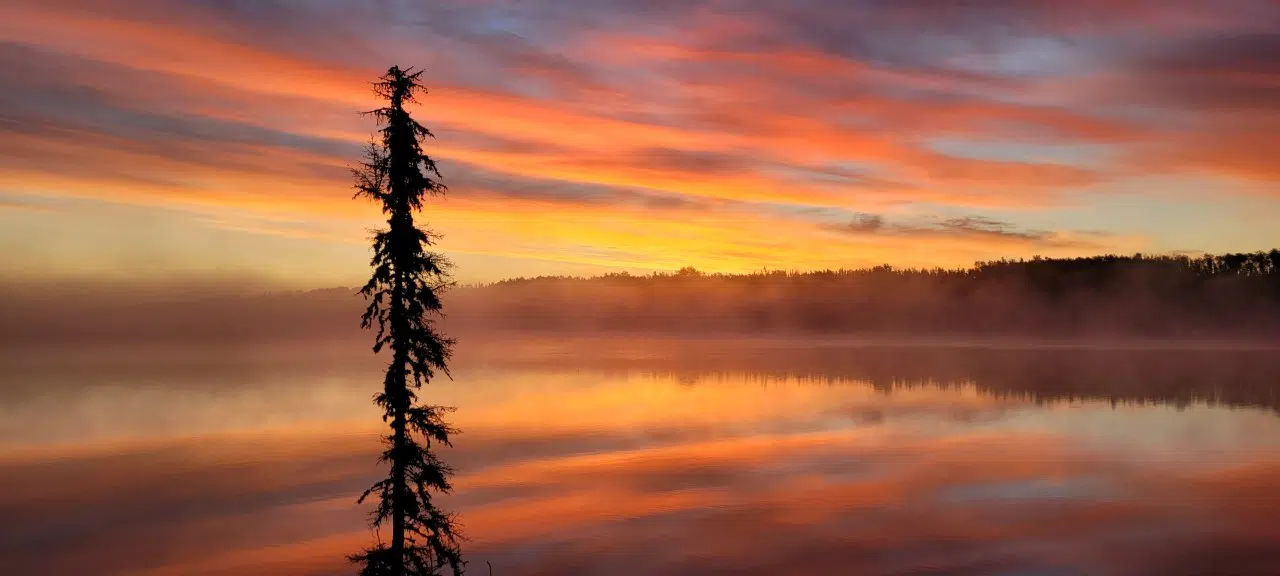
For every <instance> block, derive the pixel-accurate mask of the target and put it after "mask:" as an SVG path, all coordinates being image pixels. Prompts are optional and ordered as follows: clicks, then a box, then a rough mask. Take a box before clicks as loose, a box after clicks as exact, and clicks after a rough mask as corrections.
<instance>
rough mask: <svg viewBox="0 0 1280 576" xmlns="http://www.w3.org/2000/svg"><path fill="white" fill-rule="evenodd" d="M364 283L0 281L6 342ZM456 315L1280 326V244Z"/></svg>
mask: <svg viewBox="0 0 1280 576" xmlns="http://www.w3.org/2000/svg"><path fill="white" fill-rule="evenodd" d="M362 308H363V307H362V301H361V299H360V298H359V296H357V295H356V290H355V289H354V288H332V289H325V290H314V291H309V292H289V293H272V294H264V295H260V296H252V297H250V296H230V295H226V294H223V295H212V294H205V295H200V296H195V295H192V293H190V292H184V291H170V292H167V293H164V294H159V293H155V292H149V293H141V292H134V291H130V290H125V289H113V290H105V289H102V288H101V287H94V286H79V287H75V286H71V287H66V286H39V287H34V288H33V287H27V288H13V287H10V288H8V289H5V288H0V343H3V344H6V345H15V344H36V345H43V344H48V343H58V342H74V341H85V340H95V341H112V342H115V341H137V340H150V341H159V342H182V341H192V340H196V341H220V342H244V341H256V340H264V339H280V338H286V339H314V338H317V337H321V338H332V337H338V338H348V337H350V338H364V337H367V336H368V335H367V334H362V333H361V331H360V329H359V317H360V312H361V310H362ZM444 310H445V313H446V315H447V317H446V319H445V323H446V324H447V326H446V329H447V330H448V331H449V332H450V333H456V334H457V335H458V336H459V337H460V338H462V339H463V340H464V341H465V340H466V339H468V338H474V337H482V336H479V334H483V333H486V332H520V333H569V334H589V333H612V334H626V333H635V334H670V335H734V336H787V335H792V334H814V335H822V336H832V335H834V336H845V335H848V336H857V337H864V336H865V337H887V336H893V337H899V336H905V337H915V336H944V337H955V336H961V337H963V336H975V337H1025V336H1035V337H1038V338H1048V339H1073V338H1093V337H1124V338H1128V337H1139V338H1245V339H1259V338H1264V339H1277V338H1280V250H1272V251H1270V252H1257V253H1253V254H1227V255H1221V256H1201V257H1184V256H1143V255H1135V256H1101V257H1093V258H1073V259H1041V258H1035V259H1031V260H1013V261H1011V260H1001V261H995V262H982V263H979V264H976V265H975V266H973V267H971V268H965V269H933V270H908V269H896V268H891V267H889V266H878V267H875V268H868V269H861V270H835V271H830V270H828V271H817V272H781V271H779V272H759V273H754V274H705V273H702V272H698V271H696V270H694V269H692V268H686V269H683V270H680V271H678V272H674V273H658V274H652V275H644V276H639V275H630V274H607V275H604V276H598V277H593V278H569V277H540V278H518V279H513V280H505V281H502V282H497V283H493V284H487V285H482V286H460V287H456V288H454V289H453V290H451V291H450V292H448V293H447V294H446V295H445V308H444Z"/></svg>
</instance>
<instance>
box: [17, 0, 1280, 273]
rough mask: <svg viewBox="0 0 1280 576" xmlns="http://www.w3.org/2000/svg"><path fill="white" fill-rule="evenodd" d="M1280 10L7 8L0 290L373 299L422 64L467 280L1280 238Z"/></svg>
mask: <svg viewBox="0 0 1280 576" xmlns="http://www.w3.org/2000/svg"><path fill="white" fill-rule="evenodd" d="M1278 30H1280V2H1275V1H1273V0H1213V1H1208V0H1149V1H1143V0H1074V1H1070V2H1057V1H1050V0H967V1H954V2H945V1H926V0H894V1H887V0H886V1H873V0H862V1H856V0H852V1H846V2H818V1H799V0H760V1H749V0H741V1H734V0H728V1H722V2H708V3H694V2H672V1H653V0H643V1H642V0H599V1H591V0H548V1H533V0H507V1H499V0H490V1H470V2H465V1H460V0H459V1H453V0H433V1H429V2H392V1H387V2H371V1H368V0H347V1H343V0H328V1H315V2H304V1H302V0H295V1H288V0H252V1H251V0H243V1H235V0H202V1H192V2H174V1H170V0H119V1H96V0H79V1H78V0H6V1H5V2H4V4H3V7H0V86H2V87H3V89H0V270H2V271H3V272H0V274H3V277H4V279H6V280H11V279H48V278H65V277H77V278H87V279H104V278H112V279H137V278H144V279H147V278H173V277H199V278H208V277H218V278H257V279H266V280H270V281H272V282H279V283H283V284H287V285H294V286H328V285H335V284H353V283H356V282H358V281H360V279H361V278H362V277H363V276H365V275H367V251H368V249H367V245H366V238H367V235H368V232H367V230H368V229H369V228H371V227H373V226H376V225H377V224H378V222H379V215H378V213H377V212H376V210H375V209H374V207H373V206H372V205H370V204H368V203H366V202H363V201H358V200H352V198H351V192H352V190H351V188H350V179H349V177H348V174H347V171H346V166H348V165H349V164H350V163H351V162H353V161H355V160H356V159H358V157H359V151H360V147H361V145H362V144H363V143H364V142H366V141H367V140H368V138H369V136H370V133H371V132H372V130H373V129H374V128H375V127H374V125H373V123H372V121H371V120H370V119H369V118H367V117H361V116H360V115H358V114H357V112H358V111H360V110H365V109H369V108H372V107H373V106H375V104H376V103H375V101H374V100H373V97H372V94H371V93H370V91H369V87H368V83H369V81H370V80H372V79H373V78H375V77H376V76H377V75H378V74H379V73H380V72H382V71H384V70H385V69H386V68H387V67H388V66H390V65H392V64H397V65H400V66H416V67H418V68H420V69H422V70H425V71H426V72H425V74H424V81H425V82H426V84H427V85H428V87H429V89H430V93H429V94H428V95H427V96H425V97H424V98H423V99H422V102H421V106H420V107H419V109H418V110H417V114H418V115H419V118H420V120H421V121H422V122H423V123H424V124H426V125H428V126H429V127H430V128H432V129H433V130H434V132H435V134H436V135H437V140H435V141H434V142H432V143H430V145H429V147H428V150H427V151H428V153H429V154H431V155H433V156H434V157H435V158H436V159H437V160H438V161H439V164H440V168H441V171H442V172H443V174H444V180H445V183H446V184H448V185H449V186H450V193H449V195H448V197H447V198H445V199H443V200H440V201H437V202H435V203H433V204H432V205H430V206H429V208H428V213H427V215H426V219H427V221H428V222H429V224H430V225H431V226H432V227H434V228H435V229H437V230H438V231H439V232H442V233H443V234H444V235H445V237H444V240H443V243H442V246H441V247H442V249H443V250H444V251H445V252H446V253H448V254H449V255H450V256H451V257H452V258H453V259H454V260H455V262H456V263H457V264H458V268H457V270H456V274H455V275H456V276H457V278H458V279H459V280H461V281H464V282H472V281H483V280H494V279H498V278H503V277H508V276H517V275H533V274H594V273H600V272H608V271H615V270H631V271H636V272H645V271H651V270H663V269H674V268H679V267H681V266H685V265H693V266H696V267H698V268H701V269H705V270H713V271H747V270H759V269H761V268H769V269H779V268H785V269H813V268H838V267H859V266H867V265H875V264H880V263H889V264H893V265H896V266H960V265H968V264H971V263H973V262H974V261H975V260H983V259H992V258H999V257H1023V256H1031V255H1035V254H1040V255H1045V256H1065V255H1085V254H1096V253H1104V252H1121V253H1131V252H1135V251H1144V252H1172V251H1209V252H1221V251H1246V250H1249V251H1251V250H1258V249H1269V248H1272V247H1276V246H1280V225H1277V222H1280V160H1278V158H1280V33H1277V31H1278Z"/></svg>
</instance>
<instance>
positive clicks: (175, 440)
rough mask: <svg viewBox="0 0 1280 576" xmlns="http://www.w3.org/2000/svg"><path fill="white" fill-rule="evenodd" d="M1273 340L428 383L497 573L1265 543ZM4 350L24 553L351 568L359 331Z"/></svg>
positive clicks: (364, 460)
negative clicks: (315, 337)
mask: <svg viewBox="0 0 1280 576" xmlns="http://www.w3.org/2000/svg"><path fill="white" fill-rule="evenodd" d="M1276 356H1277V354H1275V351H1274V350H1272V349H1268V348H1266V347H1264V346H1255V347H1251V348H1249V347H1232V348H1223V347H1218V348H1217V349H1206V348H1205V347H1203V346H1195V345H1189V344H1184V345H1168V344H1166V345H1160V346H1155V345H1150V344H1144V345H1140V346H1134V345H1130V346H1124V345H1119V344H1116V343H1111V344H1106V345H1103V344H1093V345H1086V344H1076V345H1070V346H1040V345H1037V346H1029V345H1021V346H1008V345H1000V344H997V343H992V342H984V343H977V344H975V343H973V342H965V341H940V340H933V341H914V342H906V341H902V342H896V343H888V344H886V343H876V342H871V341H853V340H849V339H844V340H840V339H807V340H806V339H775V340H763V339H750V340H747V339H736V340H728V339H688V338H663V339H640V338H601V337H596V338H540V339H533V338H528V337H526V338H520V339H512V340H498V339H496V338H489V339H473V340H463V341H462V343H461V345H460V348H459V351H458V358H457V361H456V362H455V367H454V371H453V373H454V380H453V381H449V380H443V379H442V380H438V381H437V382H434V383H432V384H431V385H430V386H429V388H428V389H427V390H426V391H425V393H426V394H428V395H429V396H428V397H430V398H431V399H432V401H433V402H438V403H441V404H447V405H453V406H456V407H457V408H458V410H457V412H456V413H454V415H453V421H455V422H456V423H457V425H458V426H459V427H460V428H462V430H463V434H462V435H460V436H459V437H458V438H457V441H456V447H455V448H454V449H452V450H450V451H448V452H447V453H446V454H445V456H444V457H445V458H446V459H447V461H449V462H450V463H451V464H452V465H454V466H455V467H456V468H457V470H458V476H457V477H456V480H455V485H456V487H457V489H456V491H455V492H454V493H453V494H452V495H451V496H449V497H448V499H447V502H445V504H446V505H447V506H448V507H449V508H450V509H454V510H457V511H458V512H459V513H460V519H461V522H462V524H463V526H464V528H465V531H466V534H467V535H468V536H469V537H470V538H471V540H470V541H469V542H468V543H467V546H466V551H467V552H468V558H469V559H470V561H471V562H472V565H471V567H472V570H473V571H474V570H479V571H480V573H487V571H486V568H485V566H484V563H485V562H486V561H488V562H492V563H493V565H494V569H495V574H637V575H639V574H654V573H664V574H691V575H692V574H707V573H758V574H778V573H781V574H815V573H817V574H824V573H858V574H938V573H966V574H1022V573H1039V574H1090V575H1093V574H1103V575H1107V574H1115V575H1130V574H1132V575H1141V574H1205V573H1230V574H1271V573H1274V567H1275V566H1276V565H1280V552H1277V551H1280V528H1277V523H1276V522H1275V519H1276V518H1280V498H1277V496H1276V495H1275V492H1274V489H1273V487H1274V486H1275V485H1277V483H1278V482H1280V416H1278V415H1280V360H1277V359H1276ZM2 358H3V359H2V360H0V375H3V380H4V381H5V383H6V385H5V386H4V387H3V388H2V389H0V400H2V401H0V558H2V559H3V564H4V565H5V566H6V567H7V568H6V573H13V574H50V575H60V574H85V573H93V574H107V575H110V574H264V575H265V574H317V575H319V574H346V573H349V572H350V568H349V567H348V566H347V565H346V564H345V562H344V559H343V558H344V555H345V554H347V553H349V552H350V551H351V550H353V549H356V548H358V546H359V545H360V544H361V543H363V542H367V540H368V538H369V534H368V531H367V529H366V528H365V527H364V524H363V521H364V514H365V512H367V511H366V510H363V509H362V508H361V507H358V506H356V505H355V503H354V495H355V494H358V493H359V491H360V490H361V489H362V488H363V487H364V486H365V485H366V484H367V483H368V482H369V481H370V479H372V478H374V477H376V476H377V474H378V469H377V467H376V466H375V463H374V460H375V457H376V452H377V449H378V445H377V439H376V436H377V434H378V433H379V432H380V426H379V424H380V422H379V421H378V419H377V417H376V409H375V408H374V407H373V406H372V405H371V404H370V403H369V401H368V400H369V397H370V395H371V394H372V393H373V391H374V388H375V387H376V383H377V382H378V379H379V374H380V369H381V366H380V364H379V363H378V361H377V359H376V358H374V357H373V356H372V355H370V354H368V353H367V351H366V350H365V349H364V348H363V347H360V346H352V345H350V344H349V343H346V342H332V341H313V342H306V341H293V342H289V343H278V344H272V345H218V346H214V345H209V344H201V345H190V344H181V343H177V344H173V345H170V346H146V347H138V346H128V345H121V346H105V345H104V346H100V347H96V348H91V349H81V350H78V351H75V352H71V351H70V350H67V349H47V350H44V351H37V350H25V351H22V352H21V353H16V352H9V353H6V354H4V355H3V357H2ZM53 358H57V361H56V362H55V361H51V359H53Z"/></svg>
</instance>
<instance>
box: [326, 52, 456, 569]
mask: <svg viewBox="0 0 1280 576" xmlns="http://www.w3.org/2000/svg"><path fill="white" fill-rule="evenodd" d="M421 74H422V73H421V72H414V71H413V70H412V69H408V70H401V69H400V68H399V67H392V68H391V69H389V70H387V73H386V74H385V75H383V76H382V77H381V78H379V79H378V81H377V82H375V83H374V91H375V92H376V93H377V94H378V96H380V97H381V98H383V99H385V100H386V101H387V106H386V107H383V108H379V109H377V110H373V111H371V112H369V114H371V115H373V116H374V117H375V118H377V120H378V123H379V125H380V126H381V130H380V131H379V132H378V134H377V135H376V136H375V138H374V141H373V142H372V143H371V144H370V145H369V147H368V149H367V150H366V157H365V160H364V161H363V162H361V163H360V165H359V166H358V167H356V168H353V169H352V172H353V174H354V176H355V180H356V184H355V185H356V189H357V192H356V196H357V197H359V196H367V197H369V198H372V199H373V200H375V201H377V202H378V203H380V204H381V205H382V212H383V213H384V214H386V216H387V227H386V228H384V229H381V230H378V231H377V232H376V234H375V235H374V237H373V253H374V254H373V261H372V265H373V276H372V277H371V278H369V282H368V284H365V286H364V288H363V289H361V291H360V293H361V294H362V295H364V297H365V298H366V299H367V300H369V307H368V309H367V310H366V311H365V313H364V316H363V326H364V327H365V328H370V327H373V326H377V329H378V334H377V337H376V339H375V341H374V346H373V350H374V352H375V353H380V352H381V351H382V350H383V349H384V348H388V349H390V351H391V362H390V364H389V365H388V366H387V372H386V377H385V379H384V381H383V390H382V392H380V393H378V394H377V396H375V399H374V401H375V403H377V405H378V406H380V407H382V409H383V410H384V414H383V420H384V421H386V422H390V424H391V433H390V434H388V435H387V436H386V437H385V446H386V449H385V450H384V451H383V453H382V457H381V459H380V462H383V463H386V464H389V466H390V474H389V475H388V476H387V478H385V479H383V480H381V481H379V482H377V483H376V484H374V485H373V486H372V487H370V488H369V489H368V490H366V491H365V493H364V494H363V495H361V496H360V500H359V501H360V502H362V503H363V502H364V501H365V499H366V498H369V497H375V498H377V502H378V506H377V509H376V510H375V511H374V512H373V514H372V521H371V522H372V525H373V527H374V530H375V531H376V532H377V533H378V534H379V536H378V542H377V544H376V545H374V546H373V547H370V548H368V549H366V550H365V551H364V552H362V553H360V554H356V555H353V556H351V561H352V562H353V563H356V564H361V565H362V568H361V570H360V574H361V576H383V575H387V576H408V575H413V576H422V575H427V574H441V573H442V571H443V570H444V568H445V567H448V568H449V570H450V571H451V572H452V573H453V574H461V573H462V566H463V562H462V560H461V555H460V551H459V548H458V540H459V538H460V536H459V535H458V533H457V532H456V531H455V527H454V517H453V515H452V514H450V513H447V512H443V511H441V510H440V509H438V508H436V506H435V503H434V502H433V500H432V497H433V495H435V494H439V493H444V492H448V491H449V476H450V475H451V474H452V470H451V469H450V468H449V467H448V466H446V465H445V464H444V463H443V462H441V461H440V459H439V458H438V457H437V456H436V454H435V453H433V452H432V443H433V442H435V443H437V444H443V445H446V446H447V445H449V435H450V434H451V433H453V432H454V431H455V430H454V429H453V428H451V427H450V426H449V425H448V424H446V423H445V421H444V419H443V415H444V413H445V412H447V411H448V410H449V409H448V408H444V407H441V406H431V405H425V404H418V402H417V394H416V393H415V391H416V390H418V389H419V388H420V387H421V386H422V384H423V383H425V382H428V381H430V380H431V378H432V377H433V376H434V375H435V373H436V372H437V371H439V372H442V373H444V374H445V375H448V368H447V367H446V362H447V360H448V359H449V353H450V347H451V345H452V344H453V341H452V340H451V339H449V338H446V337H444V336H443V335H442V334H441V333H440V332H438V331H437V329H436V327H435V325H434V323H433V320H434V319H435V317H436V316H437V315H439V314H440V298H439V297H440V293H441V291H442V290H443V289H444V288H445V287H446V286H448V284H449V279H448V275H447V272H446V269H447V267H448V262H447V261H446V260H445V258H444V257H443V256H442V255H440V254H437V253H435V252H432V251H431V250H430V249H429V248H430V247H431V245H432V243H433V240H434V239H435V236H434V235H433V234H432V233H431V232H430V231H428V230H425V229H423V228H420V227H418V226H417V225H416V224H415V223H414V214H415V213H416V212H419V211H421V208H422V200H423V197H425V196H431V195H438V194H443V193H444V192H445V186H444V184H441V183H440V182H439V180H438V179H439V178H440V172H439V171H438V170H437V169H436V166H435V162H433V161H432V160H431V158H430V157H428V156H427V155H426V154H424V153H423V152H422V140H423V139H425V138H426V137H428V136H432V134H431V132H430V131H428V130H427V129H426V128H425V127H423V126H422V125H421V124H418V123H417V122H416V121H414V119H413V118H412V117H410V115H409V112H408V111H407V110H405V105H406V104H408V103H410V102H413V101H414V96H415V95H416V94H417V93H419V92H425V88H424V87H423V86H422V85H421V84H419V83H418V80H419V76H420V75H421ZM387 524H390V528H391V534H390V537H391V540H390V542H383V541H382V534H383V532H382V530H381V529H382V528H384V527H385V526H386V525H387Z"/></svg>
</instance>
